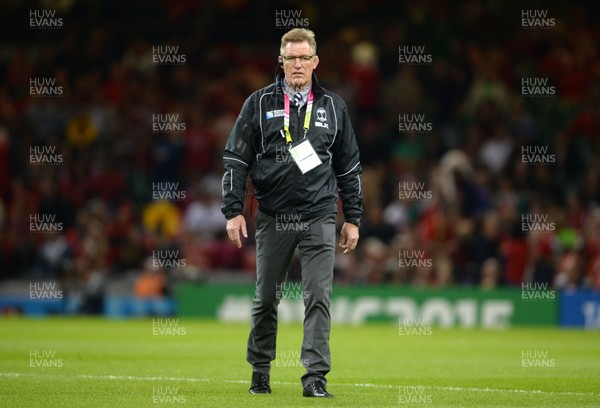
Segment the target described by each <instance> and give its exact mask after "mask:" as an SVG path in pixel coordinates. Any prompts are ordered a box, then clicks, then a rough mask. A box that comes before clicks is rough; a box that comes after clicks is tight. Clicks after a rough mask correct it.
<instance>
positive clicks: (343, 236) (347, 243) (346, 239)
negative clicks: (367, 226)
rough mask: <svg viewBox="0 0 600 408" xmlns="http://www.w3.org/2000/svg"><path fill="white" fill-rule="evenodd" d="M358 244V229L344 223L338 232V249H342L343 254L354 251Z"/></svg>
mask: <svg viewBox="0 0 600 408" xmlns="http://www.w3.org/2000/svg"><path fill="white" fill-rule="evenodd" d="M356 244H358V227H357V226H356V225H354V224H350V223H347V222H345V223H344V225H342V231H341V232H340V247H342V248H344V253H345V254H347V253H348V252H350V251H352V250H354V248H356Z"/></svg>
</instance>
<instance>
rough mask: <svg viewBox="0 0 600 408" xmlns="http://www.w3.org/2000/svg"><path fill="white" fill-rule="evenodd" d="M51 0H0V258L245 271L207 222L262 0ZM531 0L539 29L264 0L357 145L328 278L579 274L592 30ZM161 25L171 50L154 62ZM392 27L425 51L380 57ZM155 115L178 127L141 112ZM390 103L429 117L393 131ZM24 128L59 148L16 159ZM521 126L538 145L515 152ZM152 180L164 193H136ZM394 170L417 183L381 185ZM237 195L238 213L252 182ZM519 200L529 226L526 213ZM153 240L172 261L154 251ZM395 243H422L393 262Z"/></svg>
mask: <svg viewBox="0 0 600 408" xmlns="http://www.w3.org/2000/svg"><path fill="white" fill-rule="evenodd" d="M50 3H52V2H50ZM59 3H61V2H57V4H59ZM63 3H64V4H67V5H68V6H66V7H68V8H66V9H61V8H58V15H60V16H62V17H63V18H64V26H63V27H62V28H61V29H55V30H39V29H38V30H32V29H30V28H29V27H28V26H27V25H26V24H27V23H26V21H27V18H26V17H24V18H22V19H21V18H16V17H12V18H11V17H10V15H13V16H14V15H15V14H18V13H21V14H24V15H25V16H26V15H27V13H28V10H29V9H28V8H27V7H26V6H24V5H23V4H22V3H20V2H8V5H5V6H2V8H1V9H2V10H3V12H2V14H3V17H2V22H3V25H4V26H5V28H4V30H11V31H12V32H13V33H15V34H14V36H11V37H10V39H9V37H6V36H5V37H4V40H3V42H2V43H3V44H2V46H0V72H1V75H0V265H1V274H0V279H11V278H28V279H29V278H40V279H41V278H58V279H61V280H63V282H67V283H68V282H80V283H82V282H83V283H85V285H87V287H88V289H89V290H90V291H94V290H99V289H98V288H99V287H100V286H101V285H102V282H103V281H104V280H106V279H110V277H111V276H119V275H123V274H125V273H135V274H136V276H137V278H136V279H137V281H136V283H135V285H134V290H135V292H136V293H137V294H138V295H140V296H160V295H162V294H164V293H165V292H166V291H167V288H168V287H169V282H172V281H173V279H177V278H181V279H202V278H203V277H205V276H206V275H208V274H214V273H219V271H225V270H227V271H235V272H236V273H239V274H248V275H250V276H251V275H252V274H253V273H254V270H255V255H254V246H253V241H252V238H251V237H252V233H251V234H250V238H249V239H248V240H247V241H246V242H245V245H244V246H243V247H242V249H237V248H236V247H234V246H233V245H232V243H231V242H230V241H229V240H228V239H227V236H226V233H225V230H224V227H225V219H224V217H223V216H222V214H221V212H220V205H221V177H222V162H221V161H222V150H223V147H224V144H225V141H226V139H227V137H228V135H229V132H230V130H231V128H232V125H233V123H234V121H235V119H236V117H237V114H238V112H239V110H240V108H241V106H242V103H243V101H244V100H245V98H246V97H248V96H249V95H250V94H251V93H252V92H253V91H255V90H256V89H259V88H261V87H263V86H266V85H267V84H268V83H270V82H271V81H273V77H274V73H275V70H276V67H277V64H276V57H277V53H278V49H279V40H280V37H281V35H282V34H283V33H284V32H285V29H284V28H282V27H277V26H276V19H275V9H274V8H273V9H271V8H268V7H266V6H265V5H262V6H259V7H256V6H254V5H252V3H251V2H250V1H243V0H242V1H234V2H231V1H218V2H216V3H214V5H213V6H209V5H208V3H207V2H203V1H199V0H198V1H195V0H186V1H183V0H181V1H169V2H167V1H166V0H165V1H154V2H137V3H140V4H137V3H136V2H132V3H135V4H129V2H120V3H124V4H111V2H103V1H90V2H77V1H74V2H63ZM115 3H116V2H115ZM125 3H126V4H125ZM551 3H552V4H551V6H544V7H546V8H548V9H549V13H550V14H551V15H552V17H554V18H555V19H556V25H555V26H554V27H550V28H548V29H527V28H524V27H522V26H521V20H520V13H521V6H520V5H519V3H517V2H513V3H511V4H512V5H510V7H509V6H505V5H500V3H498V5H495V4H494V3H491V2H485V3H484V2H474V1H467V2H461V3H460V4H455V3H454V2H445V1H433V2H417V1H409V2H398V3H397V4H396V2H390V3H389V4H388V3H386V2H382V4H381V5H379V6H377V7H371V6H370V5H369V4H367V3H364V5H362V4H361V3H358V2H357V3H354V2H343V4H337V5H332V6H331V7H329V6H328V7H327V9H325V8H320V7H318V6H317V5H316V3H314V2H299V3H293V4H292V3H282V5H281V9H297V10H301V11H302V17H306V18H308V20H309V21H310V28H312V29H313V30H315V32H316V34H317V42H318V50H317V52H318V54H319V56H320V57H321V63H320V65H319V67H318V69H317V71H316V73H317V76H318V78H319V81H320V82H321V84H322V85H323V86H325V87H326V88H328V89H331V90H333V91H334V92H336V93H338V94H339V95H340V96H341V97H342V98H343V99H344V100H345V101H346V103H347V105H348V107H349V109H350V111H351V112H352V119H353V125H354V129H355V132H356V136H357V140H358V142H359V145H360V149H361V162H362V166H363V194H364V208H365V215H364V219H363V223H362V226H361V230H360V233H361V239H360V244H359V247H358V249H357V250H356V251H355V252H354V253H353V254H351V255H343V256H342V255H341V253H340V254H339V256H338V257H337V258H336V272H335V273H336V280H337V281H338V282H343V283H348V284H366V283H371V284H378V283H388V284H396V285H413V286H423V287H431V286H434V287H438V286H445V285H453V284H458V285H473V286H478V285H479V286H482V287H485V288H493V287H495V286H505V285H511V286H518V285H520V284H521V282H529V281H533V282H547V283H549V285H550V287H553V288H570V287H584V288H594V289H596V290H600V54H599V50H598V44H600V30H599V27H598V25H597V21H594V20H593V18H592V14H591V11H590V10H587V9H586V8H585V7H583V6H578V5H575V4H571V3H569V4H564V5H560V4H559V3H558V2H551ZM136 4H137V5H136ZM211 4H212V3H211ZM11 7H12V8H11ZM11 13H12V14H11ZM593 24H595V26H594V25H593ZM286 28H290V27H286ZM19 33H22V35H21V34H19ZM166 45H170V46H177V47H178V49H177V53H178V55H180V56H181V55H185V63H182V64H165V65H159V64H155V63H154V62H153V52H155V51H153V50H154V49H155V48H154V47H156V46H166ZM405 45H407V46H424V47H425V48H424V52H425V53H426V54H430V55H431V64H426V65H407V64H400V63H399V46H405ZM523 77H536V78H547V79H548V81H549V84H551V85H552V86H554V87H555V90H556V93H555V95H554V96H551V97H535V96H532V97H527V96H524V95H523V94H522V88H521V78H523ZM31 78H55V79H56V83H57V84H58V85H60V86H61V87H62V95H60V96H59V97H36V96H32V95H30V89H29V87H30V80H31ZM163 114H177V115H178V118H177V121H178V123H183V124H185V126H184V128H185V130H184V131H173V132H158V133H157V132H155V131H153V117H154V116H153V115H163ZM401 114H415V115H424V116H423V118H424V122H426V123H430V124H431V131H427V132H423V133H419V132H414V133H411V132H400V131H399V115H401ZM32 146H48V147H54V148H55V150H54V154H56V155H60V157H61V161H60V163H57V164H53V165H47V164H36V163H32V162H31V160H30V151H31V150H30V149H31V147H32ZM523 146H539V147H542V148H546V149H547V150H546V151H545V153H546V156H547V157H552V158H553V159H552V161H551V162H547V163H531V162H526V160H524V158H523V155H522V147H523ZM540 151H542V150H540ZM156 183H177V184H172V185H176V186H177V187H176V190H178V192H179V193H182V192H183V193H184V194H183V195H182V194H179V196H178V197H179V198H178V199H176V200H157V199H155V197H154V196H153V192H155V191H156V189H155V188H154V186H156V185H157V184H156ZM406 183H408V184H406ZM412 183H414V184H412ZM407 185H412V186H419V192H420V193H423V194H421V195H422V197H425V198H423V199H414V200H410V199H400V197H399V190H401V189H402V188H403V187H402V186H407ZM246 204H247V205H246V208H247V214H248V215H247V217H248V218H249V219H251V218H252V217H251V215H250V214H251V213H252V212H253V211H255V210H256V202H255V201H254V200H253V199H252V195H251V188H250V189H249V194H248V200H247V203H246ZM31 214H53V215H55V216H56V220H57V222H60V223H62V226H63V231H62V233H32V232H31V231H30V226H29V224H30V216H31ZM524 214H538V215H542V216H545V217H542V218H543V219H544V220H545V221H544V222H545V224H544V225H545V226H546V227H548V228H546V230H545V231H540V232H531V231H527V230H526V229H527V228H524V225H523V222H522V216H523V215H524ZM339 221H340V223H341V222H342V221H343V217H341V216H340V217H339ZM250 224H251V225H250V227H252V222H250ZM251 229H252V228H251ZM156 251H162V252H158V253H160V254H166V253H169V254H171V255H172V257H173V258H177V260H179V261H180V262H178V263H177V262H175V263H171V264H170V265H176V266H174V267H173V266H166V267H163V266H164V265H168V263H165V262H162V263H161V262H157V255H156V253H157V252H156ZM169 251H171V252H169ZM173 251H175V252H173ZM173 254H175V255H173ZM401 254H405V255H406V254H412V256H418V257H420V259H421V260H429V262H425V263H423V262H421V263H417V264H419V266H421V267H419V266H416V267H402V266H401V263H399V261H400V260H401V258H402V255H401ZM416 254H418V255H416ZM160 257H162V258H160V259H159V261H161V260H162V261H164V260H165V259H167V258H168V256H166V257H165V256H163V255H160ZM182 260H183V261H184V262H183V263H182V262H181V261H182ZM157 263H158V266H157ZM182 264H185V266H182ZM423 265H424V266H423ZM298 276H299V265H298V264H297V263H294V265H293V267H292V271H291V272H290V276H289V278H290V279H294V278H297V277H298Z"/></svg>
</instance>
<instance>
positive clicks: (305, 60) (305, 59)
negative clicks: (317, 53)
mask: <svg viewBox="0 0 600 408" xmlns="http://www.w3.org/2000/svg"><path fill="white" fill-rule="evenodd" d="M312 57H314V55H300V56H298V57H292V56H287V57H286V56H284V55H282V56H281V58H283V62H286V63H288V64H293V63H295V62H296V60H297V59H299V60H300V63H301V64H308V63H309V61H310V60H311V59H312Z"/></svg>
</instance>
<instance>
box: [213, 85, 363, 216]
mask: <svg viewBox="0 0 600 408" xmlns="http://www.w3.org/2000/svg"><path fill="white" fill-rule="evenodd" d="M281 81H282V75H281V74H280V75H279V77H278V78H277V81H276V82H275V83H273V84H271V85H269V86H267V87H265V88H263V89H260V90H258V91H256V92H254V93H253V94H252V95H251V96H250V97H249V98H248V99H246V101H245V102H244V106H243V107H242V110H241V112H240V115H239V116H238V118H237V120H236V122H235V125H234V126H233V129H232V131H231V134H230V136H229V140H228V141H227V145H226V147H225V153H224V155H223V164H224V167H225V174H224V175H223V205H222V206H221V211H222V212H223V214H224V215H225V217H226V218H227V219H230V218H233V217H235V216H237V215H239V214H241V213H242V209H243V205H244V196H245V193H246V179H247V176H248V172H250V177H251V178H252V182H253V184H254V188H255V195H256V199H257V200H258V206H259V209H260V210H261V211H263V212H264V213H266V214H270V215H272V216H274V215H276V214H297V215H300V216H301V218H302V219H310V218H313V217H318V216H321V215H325V214H333V213H336V212H337V197H338V193H337V190H338V188H339V194H340V196H341V199H342V204H343V211H344V216H345V218H346V220H348V219H356V218H361V216H362V194H361V166H360V161H359V153H358V146H357V144H356V139H355V137H354V131H353V130H352V124H351V123H350V118H349V115H348V109H347V107H346V104H345V103H344V101H343V100H342V99H341V98H340V97H339V96H337V95H336V94H334V93H333V92H330V91H328V90H326V89H324V88H322V87H321V86H320V85H319V83H318V82H317V78H316V77H315V76H314V75H313V77H312V90H313V95H314V102H313V110H312V118H311V121H310V128H309V131H308V134H307V139H309V140H310V143H311V144H312V146H313V148H314V149H315V151H316V152H317V154H318V155H319V158H320V159H321V161H322V162H323V163H322V164H321V165H319V166H318V167H316V168H314V169H312V170H311V171H309V172H307V173H306V174H302V173H301V172H300V170H299V169H298V166H296V164H295V163H294V162H293V160H292V159H291V156H290V155H289V153H288V149H287V144H286V141H285V138H284V137H283V136H282V133H281V132H280V131H281V130H282V129H283V89H282V87H281ZM306 106H307V104H306V103H305V104H304V106H303V107H302V108H301V109H300V112H298V109H297V108H296V107H295V105H294V103H290V133H291V135H292V139H293V140H294V142H295V143H296V142H297V141H300V140H301V139H302V137H303V135H304V131H303V126H304V114H305V112H306ZM295 143H294V145H295Z"/></svg>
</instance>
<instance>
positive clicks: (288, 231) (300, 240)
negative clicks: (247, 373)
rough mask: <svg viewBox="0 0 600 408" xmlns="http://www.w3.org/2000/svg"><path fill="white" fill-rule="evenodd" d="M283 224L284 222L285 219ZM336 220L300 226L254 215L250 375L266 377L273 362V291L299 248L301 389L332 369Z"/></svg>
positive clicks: (320, 219) (276, 298) (332, 216)
mask: <svg viewBox="0 0 600 408" xmlns="http://www.w3.org/2000/svg"><path fill="white" fill-rule="evenodd" d="M286 218H287V219H286ZM335 219H336V218H335V214H330V215H326V216H322V217H317V218H313V219H310V220H303V221H299V222H298V221H292V220H290V219H289V218H288V217H271V216H269V215H267V214H264V213H262V212H261V211H260V210H259V211H257V213H256V258H257V259H256V275H257V277H256V292H255V294H254V300H253V305H252V318H251V322H250V336H249V338H248V352H247V355H246V359H247V360H248V362H249V363H250V364H251V365H252V367H253V370H254V371H256V372H260V373H263V374H269V372H270V369H271V361H273V360H275V356H276V352H275V348H276V337H277V305H278V304H279V299H280V298H281V296H280V295H279V296H278V290H279V291H280V290H281V287H282V286H281V285H282V283H283V282H284V281H285V279H286V276H287V273H288V271H289V269H290V264H291V261H292V256H293V254H294V250H295V248H296V247H298V251H299V253H300V264H301V267H302V288H303V294H302V295H303V298H304V306H305V310H304V339H303V341H302V351H301V353H300V358H301V361H302V362H303V364H304V366H305V367H306V372H305V373H304V375H303V376H302V386H303V387H306V385H308V384H309V383H311V382H313V381H315V380H320V381H322V382H323V383H324V384H326V380H325V376H326V375H327V373H328V372H329V370H330V369H331V354H330V351H329V333H330V326H331V315H330V313H329V306H330V303H331V287H332V283H333V262H334V256H335Z"/></svg>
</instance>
